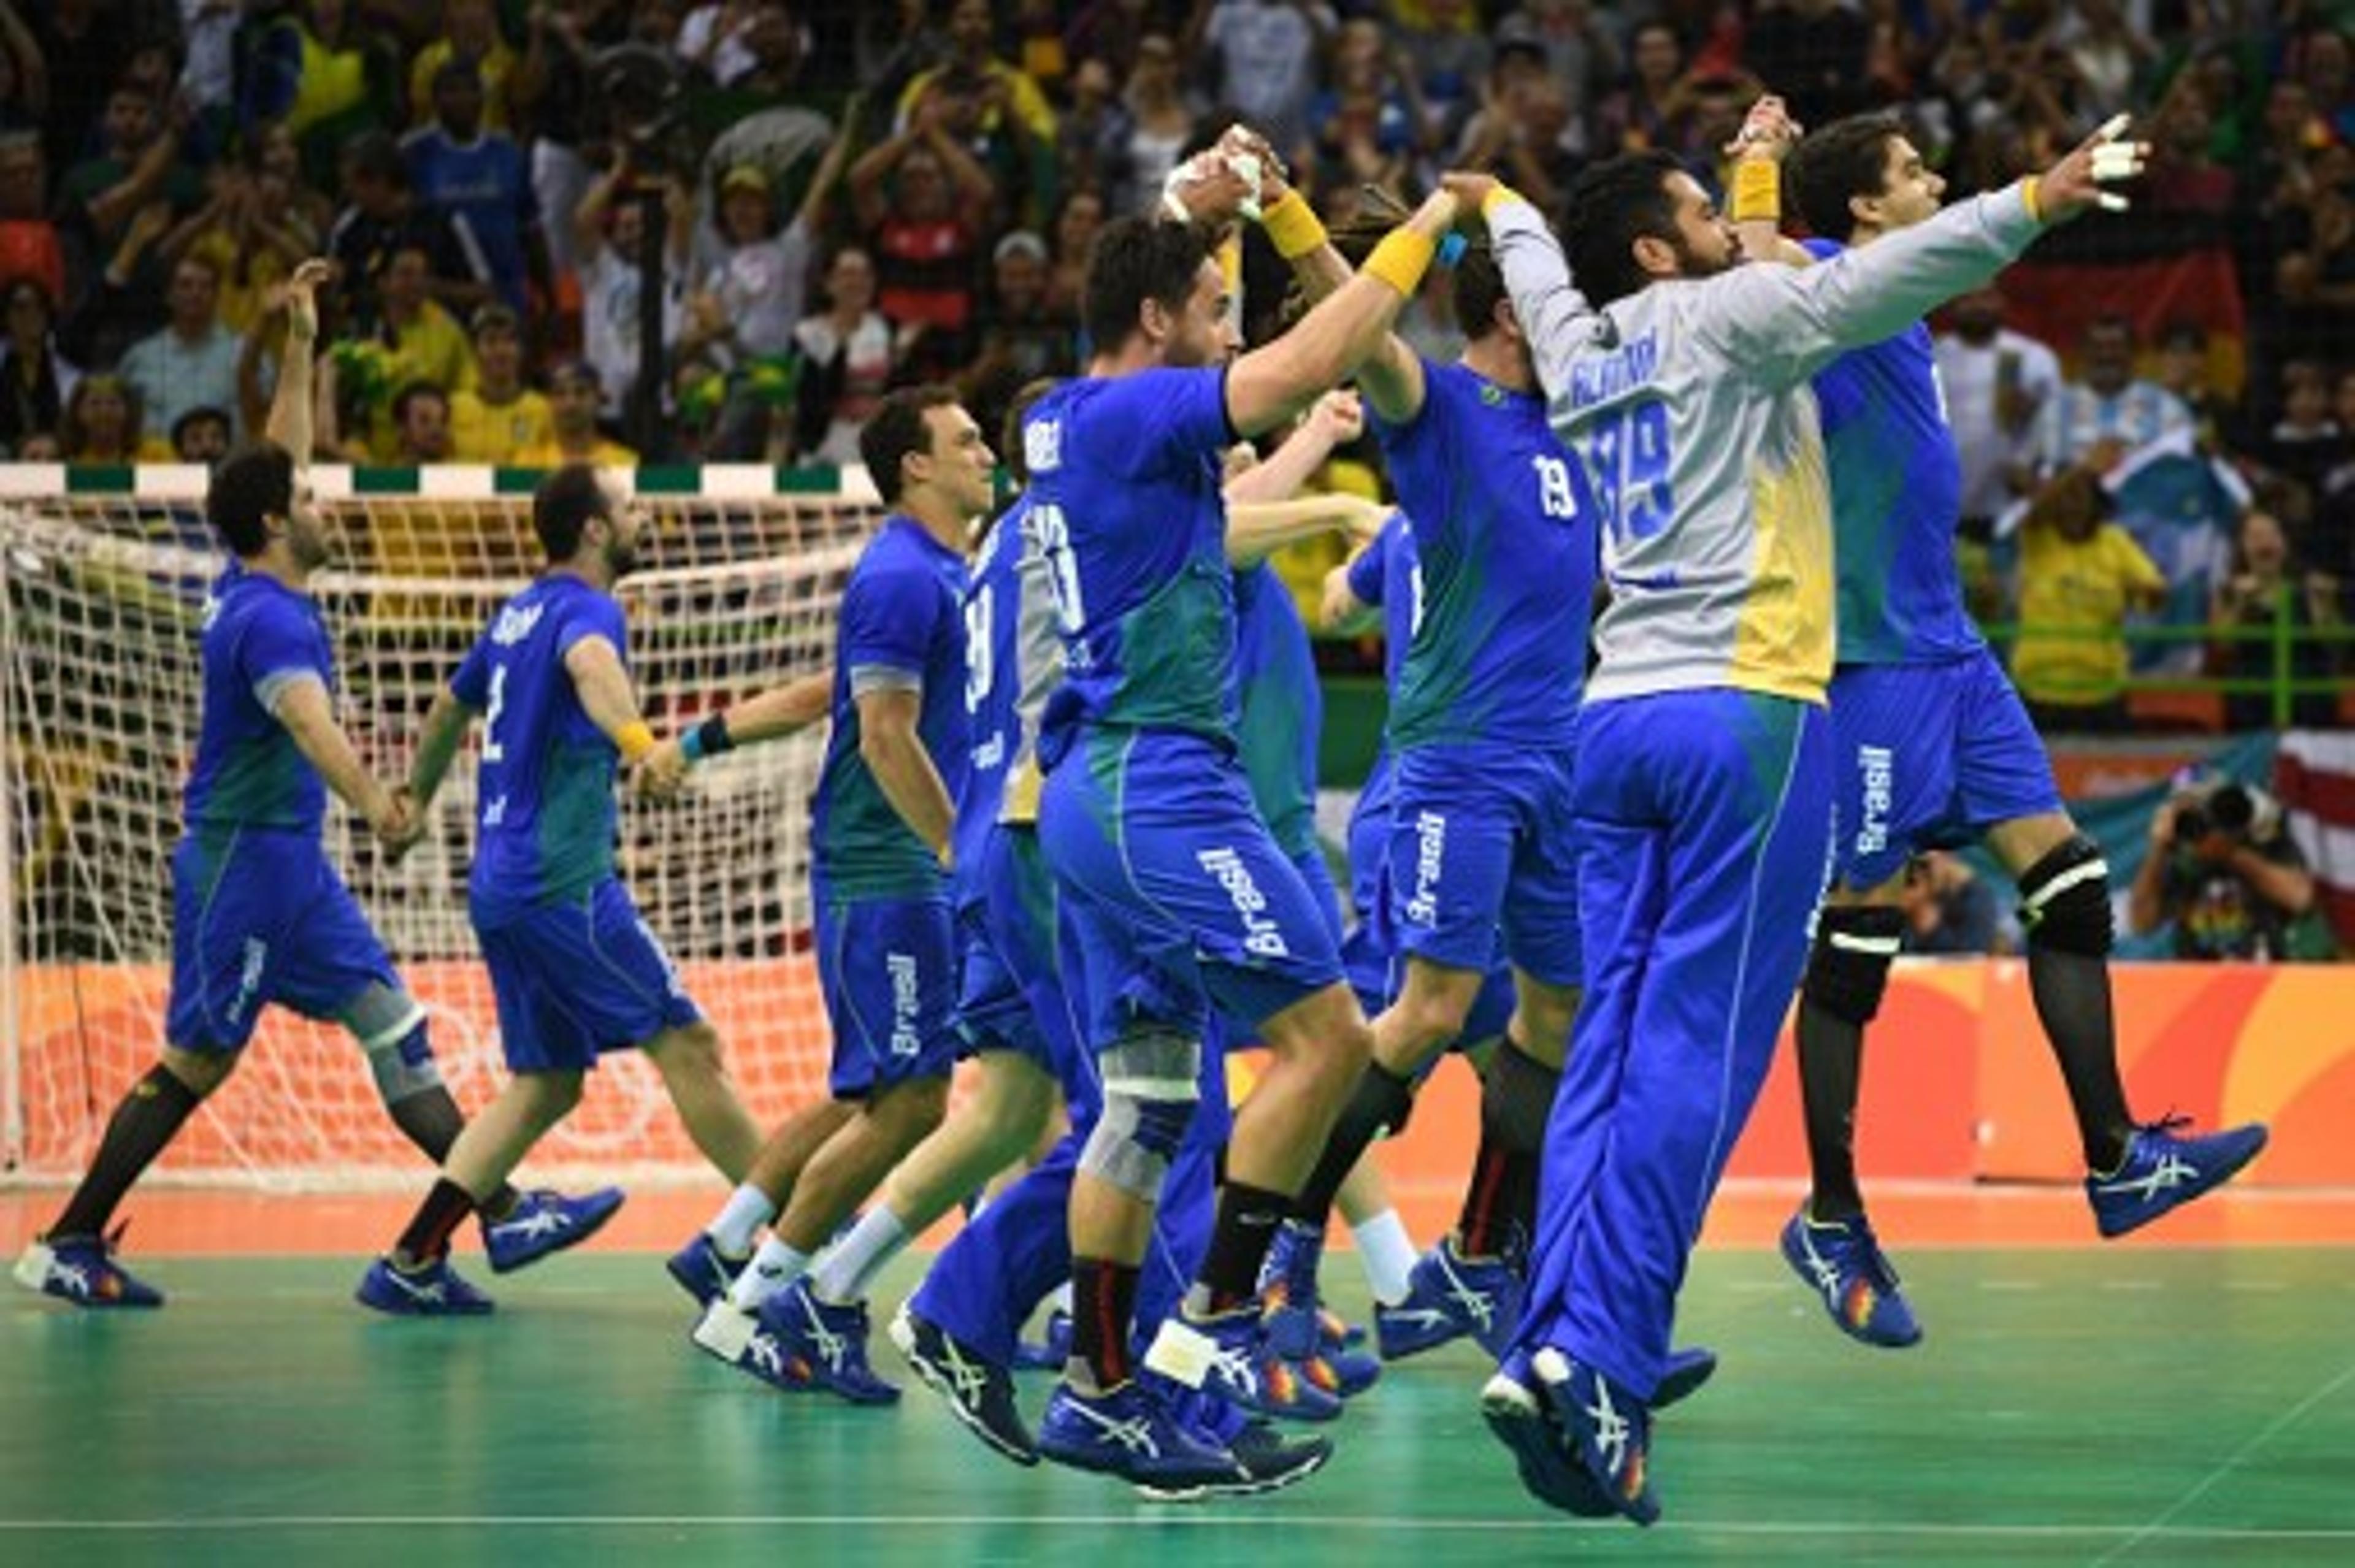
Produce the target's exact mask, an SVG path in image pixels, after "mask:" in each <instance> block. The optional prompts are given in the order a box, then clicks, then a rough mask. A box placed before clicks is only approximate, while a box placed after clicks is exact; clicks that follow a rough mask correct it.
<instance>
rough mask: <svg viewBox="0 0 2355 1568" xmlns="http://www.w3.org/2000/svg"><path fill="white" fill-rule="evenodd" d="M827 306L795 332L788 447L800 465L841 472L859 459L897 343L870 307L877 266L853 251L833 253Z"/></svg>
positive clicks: (888, 380) (888, 379) (894, 361)
mask: <svg viewBox="0 0 2355 1568" xmlns="http://www.w3.org/2000/svg"><path fill="white" fill-rule="evenodd" d="M874 304H875V262H874V261H873V259H872V258H870V257H869V256H868V253H867V252H866V251H862V250H860V249H859V248H858V247H857V246H856V245H846V246H844V247H843V248H842V249H841V250H839V251H836V252H835V254H834V261H832V262H831V263H830V264H829V265H828V266H827V268H826V309H825V310H824V311H823V312H821V313H819V314H817V315H810V316H805V317H804V318H803V320H802V324H801V325H799V326H797V327H795V328H794V342H795V343H797V344H799V345H800V346H801V351H802V360H803V370H802V381H801V417H800V419H799V421H797V422H796V424H795V427H794V445H795V448H796V450H797V451H798V452H799V453H800V454H801V456H802V459H803V460H804V461H805V462H810V463H831V464H837V465H838V466H843V467H847V466H849V465H850V464H854V463H857V462H858V460H859V459H858V432H859V428H860V427H861V426H862V425H864V424H865V423H866V422H867V417H868V414H870V413H872V412H873V411H874V409H875V405H876V404H877V403H878V402H879V401H881V400H882V398H883V394H884V392H885V391H886V390H888V389H890V385H891V380H892V374H893V370H894V368H895V367H896V364H897V358H898V356H897V339H896V337H895V335H894V334H893V332H892V329H891V324H890V322H888V321H886V320H885V319H884V318H883V317H882V315H880V314H879V313H878V312H877V311H876V309H875V308H874Z"/></svg>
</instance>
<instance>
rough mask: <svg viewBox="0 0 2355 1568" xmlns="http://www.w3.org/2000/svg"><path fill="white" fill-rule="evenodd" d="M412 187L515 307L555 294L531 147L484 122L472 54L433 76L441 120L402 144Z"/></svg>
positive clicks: (436, 117)
mask: <svg viewBox="0 0 2355 1568" xmlns="http://www.w3.org/2000/svg"><path fill="white" fill-rule="evenodd" d="M400 152H401V161H402V163H403V164H404V165H406V166H407V168H408V171H409V185H410V190H411V191H412V192H414V193H415V196H416V198H417V200H418V201H419V202H421V203H422V204H423V205H424V206H425V207H426V208H430V209H431V210H432V211H435V212H438V213H440V214H442V216H443V217H444V218H446V219H449V221H450V226H451V228H452V229H454V230H455V231H456V232H457V235H458V240H459V244H460V246H461V248H462V249H463V251H464V254H465V255H466V257H467V259H468V261H469V262H470V263H471V268H470V270H471V271H473V272H474V274H475V276H476V281H477V282H480V283H485V284H487V285H488V287H489V289H490V291H491V293H493V294H495V295H496V297H497V298H498V299H499V300H501V301H502V302H504V303H505V304H506V305H507V306H508V308H510V309H513V310H521V309H523V308H524V307H525V305H526V304H527V302H528V301H529V300H530V298H531V297H532V296H533V295H534V294H535V293H536V294H537V295H538V298H540V299H543V300H546V299H549V298H552V297H553V294H554V290H553V288H552V287H551V274H550V272H549V261H548V247H547V244H546V241H545V240H543V239H542V238H541V231H540V223H539V208H538V207H537V206H536V205H535V203H534V198H533V196H532V190H531V174H530V170H529V168H528V167H527V165H526V163H525V160H524V155H523V149H521V148H520V147H518V146H517V145H516V144H515V143H514V142H513V141H511V140H510V139H509V138H508V137H507V136H506V133H503V132H499V131H495V130H489V129H486V128H485V124H484V121H483V81H482V77H481V75H480V74H479V72H478V71H477V69H476V68H475V66H474V62H473V61H471V60H466V59H453V60H450V61H448V62H447V63H445V64H444V65H443V66H442V69H440V70H438V71H436V72H435V73H434V75H433V123H432V124H431V125H427V126H424V127H421V129H418V130H415V131H411V132H410V133H409V136H408V139H407V140H406V141H404V142H402V143H401V146H400Z"/></svg>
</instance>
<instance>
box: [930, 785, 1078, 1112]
mask: <svg viewBox="0 0 2355 1568" xmlns="http://www.w3.org/2000/svg"><path fill="white" fill-rule="evenodd" d="M974 870H975V880H974V883H973V885H974V886H975V888H977V889H980V890H982V895H981V896H980V897H978V898H975V899H972V900H969V901H967V902H966V903H965V905H964V908H963V909H961V910H959V911H958V912H957V929H958V934H959V935H960V937H962V939H963V941H964V974H963V976H962V977H961V978H960V981H959V985H958V992H957V1004H956V1028H957V1031H958V1033H959V1034H960V1035H962V1036H963V1037H964V1043H965V1045H966V1047H967V1048H968V1049H970V1050H971V1051H975V1052H979V1051H1014V1052H1016V1053H1018V1054H1019V1055H1022V1056H1026V1057H1028V1058H1029V1059H1030V1060H1031V1061H1035V1062H1037V1063H1038V1064H1039V1067H1041V1068H1042V1069H1044V1070H1045V1071H1046V1072H1048V1073H1049V1074H1050V1076H1052V1077H1053V1078H1054V1080H1055V1081H1056V1082H1057V1083H1061V1084H1064V1085H1065V1086H1066V1094H1067V1096H1068V1093H1069V1089H1070V1086H1071V1083H1073V1079H1074V1075H1073V1072H1072V1069H1073V1067H1074V1065H1075V1060H1076V1058H1077V1055H1078V1047H1079V1025H1078V1023H1077V1022H1076V1021H1075V1019H1074V1018H1073V1015H1072V1012H1071V1003H1070V1000H1069V998H1068V997H1066V996H1065V995H1064V992H1063V985H1062V980H1061V977H1060V974H1059V973H1058V971H1057V967H1056V963H1055V879H1054V876H1053V874H1052V873H1051V872H1050V871H1049V870H1048V869H1047V859H1046V857H1045V856H1044V855H1043V854H1041V853H1040V852H1039V835H1038V832H1037V830H1036V829H1034V828H1030V827H1018V826H1007V825H1004V824H1000V825H999V826H997V827H992V828H991V829H990V830H989V833H988V835H987V836H986V838H985V839H984V840H983V846H982V849H981V854H980V859H979V863H978V864H977V865H976V866H975V868H974Z"/></svg>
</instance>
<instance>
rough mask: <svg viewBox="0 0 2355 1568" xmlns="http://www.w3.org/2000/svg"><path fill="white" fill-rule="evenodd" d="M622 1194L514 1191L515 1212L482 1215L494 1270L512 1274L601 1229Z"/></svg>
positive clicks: (486, 1248)
mask: <svg viewBox="0 0 2355 1568" xmlns="http://www.w3.org/2000/svg"><path fill="white" fill-rule="evenodd" d="M624 1196H626V1195H625V1194H624V1193H623V1191H622V1189H620V1188H618V1187H602V1188H599V1189H597V1190H596V1191H594V1192H590V1193H584V1194H582V1195H581V1197H579V1198H567V1197H566V1196H565V1195H564V1194H563V1193H561V1192H551V1191H549V1190H547V1189H544V1188H543V1189H539V1190H538V1191H533V1192H524V1193H518V1194H517V1200H516V1206H515V1211H514V1212H513V1213H511V1214H509V1215H508V1216H507V1217H506V1219H504V1220H493V1219H492V1218H490V1216H488V1215H485V1216H483V1251H484V1252H485V1253H489V1254H490V1260H491V1272H492V1273H493V1274H511V1273H513V1272H514V1271H515V1270H517V1269H519V1268H521V1267H523V1266H524V1265H525V1264H533V1263H538V1261H539V1260H540V1259H542V1258H544V1257H546V1256H547V1255H548V1254H549V1253H560V1252H562V1251H563V1250H564V1249H565V1248H567V1247H576V1246H579V1245H580V1244H581V1243H583V1242H585V1241H587V1240H588V1239H589V1238H590V1237H591V1236H593V1235H595V1234H596V1233H597V1232H599V1231H601V1230H602V1229H603V1228H604V1225H605V1221H608V1220H610V1219H612V1218H613V1214H614V1211H617V1210H618V1209H620V1208H621V1206H622V1200H623V1197H624Z"/></svg>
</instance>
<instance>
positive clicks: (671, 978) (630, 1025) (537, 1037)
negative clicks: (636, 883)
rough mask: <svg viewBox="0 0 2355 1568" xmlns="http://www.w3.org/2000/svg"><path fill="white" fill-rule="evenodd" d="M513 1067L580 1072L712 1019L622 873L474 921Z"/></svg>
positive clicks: (502, 1046)
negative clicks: (605, 1056) (507, 914)
mask: <svg viewBox="0 0 2355 1568" xmlns="http://www.w3.org/2000/svg"><path fill="white" fill-rule="evenodd" d="M474 935H475V938H476V940H477V941H478V942H480V943H481V944H482V949H483V963H484V965H485V967H486V968H488V969H489V970H490V972H491V995H492V997H493V998H494V999H495V1000H496V1002H497V1003H498V1009H499V1046H500V1049H501V1050H502V1051H504V1052H505V1053H506V1062H507V1070H508V1071H509V1072H581V1071H583V1070H585V1069H588V1068H591V1067H594V1066H596V1065H597V1058H598V1056H599V1055H600V1054H602V1052H605V1051H623V1050H626V1049H628V1048H629V1047H631V1046H637V1045H644V1044H645V1043H646V1042H647V1041H648V1040H652V1039H654V1038H655V1036H656V1035H658V1034H661V1033H662V1032H663V1031H664V1030H666V1029H684V1028H686V1027H687V1025H689V1024H694V1023H699V1022H701V1021H702V1019H703V1014H702V1013H701V1012H700V1011H699V1010H698V1008H696V1005H695V1003H694V1002H693V1001H692V1000H691V999H689V997H687V987H686V986H685V985H684V984H683V983H681V981H680V980H679V977H678V966H677V965H675V964H673V963H672V962H671V961H670V955H669V954H668V953H666V952H665V951H664V950H663V944H662V942H661V941H660V939H658V938H657V937H656V936H655V933H654V931H653V929H652V928H651V927H649V926H648V925H647V924H646V923H645V916H643V915H641V914H639V913H638V906H637V905H636V904H634V903H633V902H632V901H630V894H629V890H627V889H626V888H624V887H623V886H622V881H621V879H620V878H618V877H608V878H606V879H605V880H603V881H602V882H599V883H598V884H597V885H596V886H595V887H593V888H591V889H589V890H588V891H585V892H580V893H575V894H573V895H572V896H571V897H570V898H566V899H560V900H557V901H552V902H549V903H539V904H533V905H530V906H529V907H527V909H525V911H524V912H522V913H521V914H520V915H517V916H516V917H514V918H513V919H510V920H506V921H504V922H502V923H500V924H497V925H495V926H488V927H485V926H483V925H480V924H477V925H476V926H475V927H474Z"/></svg>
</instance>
